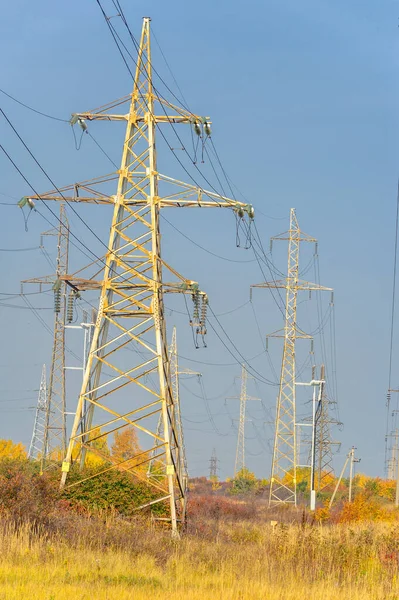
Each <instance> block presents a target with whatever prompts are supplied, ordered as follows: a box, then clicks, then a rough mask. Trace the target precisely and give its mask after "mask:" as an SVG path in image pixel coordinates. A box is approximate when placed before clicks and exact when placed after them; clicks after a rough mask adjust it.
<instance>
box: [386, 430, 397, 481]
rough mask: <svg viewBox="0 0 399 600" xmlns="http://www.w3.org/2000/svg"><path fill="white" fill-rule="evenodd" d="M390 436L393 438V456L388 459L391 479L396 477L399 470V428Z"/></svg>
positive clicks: (389, 477) (388, 475)
mask: <svg viewBox="0 0 399 600" xmlns="http://www.w3.org/2000/svg"><path fill="white" fill-rule="evenodd" d="M388 437H390V438H392V439H393V441H392V442H391V448H390V450H391V458H390V459H389V460H388V474H387V477H388V479H389V480H391V481H392V480H394V479H396V474H397V471H398V467H397V463H398V449H399V429H397V428H396V429H395V430H394V431H392V433H390V434H389V435H388Z"/></svg>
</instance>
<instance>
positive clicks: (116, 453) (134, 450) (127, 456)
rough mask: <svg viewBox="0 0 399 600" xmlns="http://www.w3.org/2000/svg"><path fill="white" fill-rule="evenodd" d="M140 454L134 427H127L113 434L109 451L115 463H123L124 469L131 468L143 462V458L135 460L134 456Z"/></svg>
mask: <svg viewBox="0 0 399 600" xmlns="http://www.w3.org/2000/svg"><path fill="white" fill-rule="evenodd" d="M140 452H141V449H140V445H139V441H138V438H137V432H136V429H135V427H133V426H132V425H128V426H127V427H124V428H123V429H122V430H120V431H117V432H116V433H115V436H114V443H113V444H112V449H111V456H112V458H113V459H114V460H115V462H118V463H124V466H125V467H130V468H131V467H133V466H135V465H137V464H138V462H142V461H143V460H144V457H140V459H136V456H137V455H138V454H140Z"/></svg>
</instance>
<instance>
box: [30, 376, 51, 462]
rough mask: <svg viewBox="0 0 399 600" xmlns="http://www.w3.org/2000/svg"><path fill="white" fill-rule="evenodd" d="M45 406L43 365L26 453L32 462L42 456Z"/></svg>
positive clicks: (45, 385)
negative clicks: (30, 437)
mask: <svg viewBox="0 0 399 600" xmlns="http://www.w3.org/2000/svg"><path fill="white" fill-rule="evenodd" d="M47 405H48V397H47V382H46V365H43V369H42V377H41V379H40V388H39V395H38V398H37V406H36V414H35V423H34V425H33V433H32V439H31V442H30V446H29V451H28V458H31V459H33V460H41V458H42V456H43V452H44V437H45V430H46V415H47Z"/></svg>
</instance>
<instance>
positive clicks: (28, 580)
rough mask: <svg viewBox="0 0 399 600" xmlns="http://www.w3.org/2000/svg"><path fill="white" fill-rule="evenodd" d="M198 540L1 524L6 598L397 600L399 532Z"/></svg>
mask: <svg viewBox="0 0 399 600" xmlns="http://www.w3.org/2000/svg"><path fill="white" fill-rule="evenodd" d="M208 526H209V527H208V528H207V529H206V531H203V532H202V534H201V535H202V537H199V536H198V535H196V536H194V535H187V536H186V537H185V538H184V539H182V541H181V542H180V543H178V544H174V543H172V542H171V540H170V539H169V536H168V535H167V534H163V533H162V532H159V531H149V530H148V529H146V528H144V527H143V526H141V525H140V524H131V523H128V522H126V521H120V520H118V519H110V520H105V521H104V520H97V519H96V520H93V519H84V520H82V519H80V520H79V521H78V520H76V519H75V518H74V519H72V520H69V518H65V519H64V520H63V521H61V522H59V523H58V525H57V526H56V527H53V529H52V533H49V528H48V527H47V528H46V531H45V530H44V529H39V530H35V528H33V527H32V526H31V525H28V524H24V525H21V526H20V527H19V528H16V527H15V526H13V525H11V524H6V523H4V524H3V530H2V531H1V532H0V553H1V562H0V598H1V599H2V600H3V599H4V600H16V599H18V600H20V599H29V600H66V599H68V600H70V599H71V598H73V599H76V600H89V599H90V600H93V599H95V600H113V599H115V600H116V599H117V600H128V599H129V600H131V599H134V600H152V599H154V600H158V599H161V598H162V599H163V598H173V599H174V600H180V599H181V600H183V599H184V600H197V599H198V600H200V599H201V600H206V599H208V598H209V599H212V600H219V599H220V600H222V599H223V600H236V599H237V600H238V599H240V600H247V599H248V600H249V599H251V600H254V599H255V600H256V599H262V600H294V599H295V600H297V599H304V598H306V599H312V600H319V599H320V600H322V599H323V600H330V599H333V598H334V599H336V598H345V600H347V599H348V600H394V599H398V598H399V582H398V579H397V570H398V548H399V529H398V528H397V527H396V526H394V525H390V524H383V523H380V524H370V525H364V524H363V525H361V526H360V525H357V526H353V527H350V526H344V525H334V526H329V527H326V526H325V527H320V526H313V527H312V526H309V525H305V526H301V525H288V526H285V525H283V526H277V527H276V529H275V530H274V531H273V530H272V528H271V527H270V526H269V525H259V524H256V525H251V524H250V523H248V522H239V523H235V524H234V523H228V524H227V523H222V524H221V523H220V522H219V524H218V527H217V528H216V526H215V524H212V523H208Z"/></svg>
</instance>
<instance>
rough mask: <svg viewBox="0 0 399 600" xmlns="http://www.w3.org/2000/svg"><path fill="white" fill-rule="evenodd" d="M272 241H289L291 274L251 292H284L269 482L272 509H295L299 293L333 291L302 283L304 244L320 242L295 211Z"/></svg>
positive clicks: (302, 334) (289, 270)
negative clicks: (286, 505)
mask: <svg viewBox="0 0 399 600" xmlns="http://www.w3.org/2000/svg"><path fill="white" fill-rule="evenodd" d="M272 240H286V241H288V271H287V277H286V279H284V280H277V281H276V280H274V281H271V282H264V283H259V284H255V285H252V286H251V288H269V289H276V288H277V289H278V288H281V289H285V290H286V301H285V326H284V329H283V330H281V331H279V332H275V333H273V334H272V335H271V336H270V337H280V338H283V339H284V350H283V360H282V366H281V376H280V385H279V393H278V398H277V410H276V425H275V434H274V447H273V458H272V469H271V478H270V493H269V505H271V504H274V503H280V502H285V503H286V502H289V503H293V504H294V505H295V506H296V469H297V443H296V393H295V370H296V359H295V350H296V340H297V339H298V338H305V339H310V338H311V336H309V335H307V334H306V333H304V332H303V331H302V330H301V329H300V328H299V327H298V325H297V298H298V292H299V291H300V290H308V291H311V290H331V288H326V287H322V286H320V285H317V284H316V283H309V282H307V281H302V280H300V279H299V249H300V244H301V242H312V243H316V242H317V240H316V239H315V238H313V237H310V236H309V235H307V234H305V233H303V232H302V231H301V229H300V228H299V225H298V221H297V217H296V213H295V209H294V208H291V211H290V228H289V230H288V231H287V232H284V233H282V234H280V235H278V236H276V237H274V238H272Z"/></svg>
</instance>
